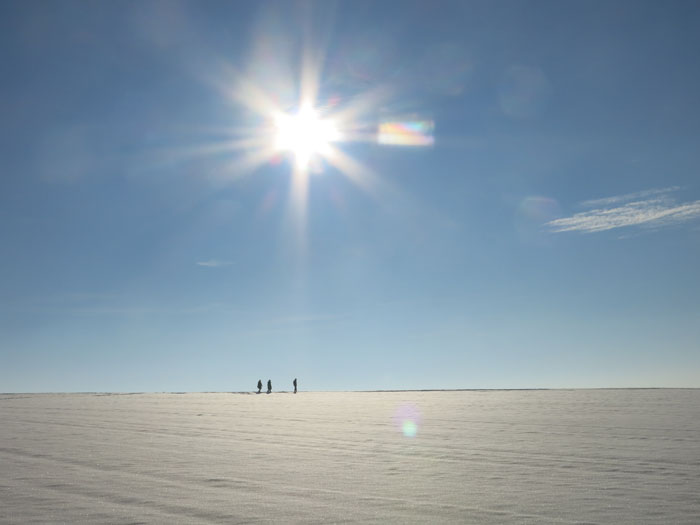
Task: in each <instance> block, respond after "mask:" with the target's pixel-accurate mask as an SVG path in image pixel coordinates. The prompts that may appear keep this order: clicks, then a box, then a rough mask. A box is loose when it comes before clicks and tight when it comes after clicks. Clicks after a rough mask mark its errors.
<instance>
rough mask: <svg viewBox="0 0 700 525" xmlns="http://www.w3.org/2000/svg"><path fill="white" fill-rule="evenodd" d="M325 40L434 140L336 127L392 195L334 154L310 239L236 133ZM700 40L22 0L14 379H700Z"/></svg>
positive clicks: (13, 218) (10, 66) (681, 21)
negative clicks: (397, 139) (253, 99)
mask: <svg viewBox="0 0 700 525" xmlns="http://www.w3.org/2000/svg"><path fill="white" fill-rule="evenodd" d="M304 49H306V50H307V51H311V53H312V55H313V56H314V57H316V59H317V60H316V62H317V63H318V64H320V66H321V74H320V77H319V104H320V105H323V104H324V103H326V102H328V101H329V100H332V101H333V104H335V105H336V106H335V107H338V108H343V107H350V106H352V105H353V104H355V103H356V102H357V101H360V100H365V97H367V96H368V95H369V94H375V93H381V94H382V97H376V98H371V97H369V98H368V100H370V101H371V104H368V105H367V107H365V109H364V111H363V113H362V115H361V120H362V122H363V125H364V126H365V127H366V129H371V127H372V125H374V126H375V128H376V124H377V123H378V122H379V121H380V120H381V119H384V118H393V117H396V118H398V116H403V117H406V118H408V117H407V116H413V117H415V118H421V119H425V120H433V121H434V124H435V133H434V140H435V142H434V145H433V146H432V147H401V146H387V145H380V144H377V143H376V141H375V142H372V141H364V142H347V143H340V144H338V147H340V148H341V149H342V150H343V151H344V152H345V153H347V155H348V156H350V157H351V158H352V159H354V160H355V161H356V162H357V163H358V164H359V165H361V166H364V167H365V168H366V169H367V170H371V171H372V172H373V173H374V174H375V176H376V181H377V184H376V187H375V188H374V189H372V190H370V191H368V190H367V188H363V187H362V186H360V185H358V184H356V183H355V182H354V181H353V179H352V178H351V177H348V176H347V174H345V173H343V172H342V171H340V170H338V169H336V168H334V167H333V166H331V165H329V164H322V165H321V168H322V169H320V168H319V170H317V171H320V173H315V174H313V175H312V176H311V177H310V181H309V192H308V202H307V209H306V219H305V221H306V222H305V230H304V231H303V234H302V235H301V236H300V235H298V232H295V226H294V222H295V218H294V217H293V214H294V211H293V208H294V206H293V205H292V203H291V201H290V188H291V171H292V167H291V163H290V161H289V159H287V158H281V159H280V158H277V159H273V161H271V162H264V163H262V164H261V165H258V166H256V167H255V169H244V162H243V161H244V159H245V156H246V155H247V153H249V152H246V151H245V150H235V149H230V148H229V149H226V148H217V147H215V146H217V145H219V144H221V143H222V141H225V140H227V139H228V138H230V133H231V132H232V131H233V132H235V134H236V137H238V138H239V139H240V138H243V139H245V134H246V133H258V134H259V132H260V129H261V124H262V122H261V117H260V115H257V114H256V113H255V112H254V111H252V110H251V108H250V106H249V105H247V104H246V101H245V100H244V99H245V96H247V95H246V93H247V91H241V88H240V86H241V82H243V83H244V84H246V85H248V86H256V87H257V88H258V89H259V90H261V91H262V92H264V93H266V94H267V95H268V96H269V97H270V98H272V99H274V100H276V101H278V102H279V103H280V104H286V105H287V106H290V105H291V104H293V103H294V102H295V101H296V100H298V96H299V89H298V86H299V83H300V79H299V77H300V64H301V62H302V61H301V55H302V51H303V50H304ZM698 51H700V5H698V4H697V3H695V2H642V1H636V0H635V1H631V2H623V1H608V0H606V1H600V2H596V1H586V2H559V1H556V2H554V1H553V2H526V1H517V2H492V1H487V2H467V1H461V0H460V1H457V2H409V1H404V0H402V1H398V2H389V1H382V2H358V1H353V2H340V3H336V4H332V3H329V2H321V3H310V4H303V3H292V2H280V3H276V2H240V3H236V2H212V1H207V2H199V3H194V2H193V3H177V2H171V1H164V2H142V1H139V2H68V1H62V2H58V1H56V2H38V1H35V2H13V1H6V2H2V4H1V5H0V77H2V79H3V80H2V82H1V83H0V115H1V118H0V169H1V174H0V391H5V392H11V391H172V390H175V391H190V390H195V391H202V390H204V391H211V390H216V391H219V390H226V391H227V390H236V391H237V390H249V389H253V388H254V386H255V383H256V382H257V380H258V378H261V379H263V381H265V380H267V379H268V378H271V379H272V381H273V386H274V387H275V388H285V389H288V388H291V380H292V378H293V377H299V381H300V383H299V384H300V388H301V389H310V390H336V389H338V390H341V389H384V388H387V389H403V388H405V389H414V388H521V387H603V386H610V387H628V386H692V387H699V386H700V301H699V297H700V277H699V272H698V268H700V184H699V181H700V178H699V175H700V174H699V168H700V147H698V146H699V139H700V95H699V93H700V62H698V59H697V57H698ZM290 107H291V106H290ZM359 119H360V117H359V116H358V120H359ZM271 140H272V139H271Z"/></svg>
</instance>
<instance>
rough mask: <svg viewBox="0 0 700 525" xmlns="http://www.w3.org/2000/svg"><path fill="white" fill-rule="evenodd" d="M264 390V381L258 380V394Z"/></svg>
mask: <svg viewBox="0 0 700 525" xmlns="http://www.w3.org/2000/svg"><path fill="white" fill-rule="evenodd" d="M261 390H262V379H258V394H259V393H260V391H261Z"/></svg>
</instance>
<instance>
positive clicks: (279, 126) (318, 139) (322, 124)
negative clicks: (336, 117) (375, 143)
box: [275, 105, 340, 169]
mask: <svg viewBox="0 0 700 525" xmlns="http://www.w3.org/2000/svg"><path fill="white" fill-rule="evenodd" d="M275 131H276V132H275V148H276V149H277V150H278V151H288V152H291V153H292V154H293V155H294V158H295V162H296V166H297V167H298V168H300V169H306V168H307V167H308V165H309V163H310V162H311V160H312V159H313V158H314V157H315V156H316V155H321V156H327V155H328V154H329V144H330V143H331V142H335V141H337V140H339V139H340V133H339V132H338V128H337V127H336V126H335V124H334V123H333V121H332V120H329V119H323V118H321V117H320V116H319V115H318V113H317V112H316V111H315V110H314V109H313V108H312V107H311V106H309V105H305V106H302V107H301V109H300V110H299V112H298V113H296V114H291V115H290V114H280V115H278V116H277V118H276V119H275Z"/></svg>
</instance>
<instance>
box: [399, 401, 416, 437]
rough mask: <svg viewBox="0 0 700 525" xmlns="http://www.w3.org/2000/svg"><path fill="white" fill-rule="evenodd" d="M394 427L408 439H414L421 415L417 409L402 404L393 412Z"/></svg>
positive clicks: (410, 405)
mask: <svg viewBox="0 0 700 525" xmlns="http://www.w3.org/2000/svg"><path fill="white" fill-rule="evenodd" d="M393 420H394V425H396V427H397V428H398V429H399V431H400V432H401V433H402V434H403V435H404V436H405V437H408V438H413V437H416V434H417V433H418V427H419V426H420V421H421V413H420V410H418V407H417V406H416V405H414V404H412V403H404V404H402V405H399V407H397V409H396V411H395V412H394V417H393Z"/></svg>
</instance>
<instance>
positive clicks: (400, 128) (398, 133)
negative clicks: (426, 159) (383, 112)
mask: <svg viewBox="0 0 700 525" xmlns="http://www.w3.org/2000/svg"><path fill="white" fill-rule="evenodd" d="M434 129H435V124H434V123H433V121H432V120H390V121H384V122H380V123H379V131H378V133H377V142H378V143H379V144H385V145H389V146H432V145H433V144H434V143H435V137H434V136H433V130H434Z"/></svg>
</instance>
